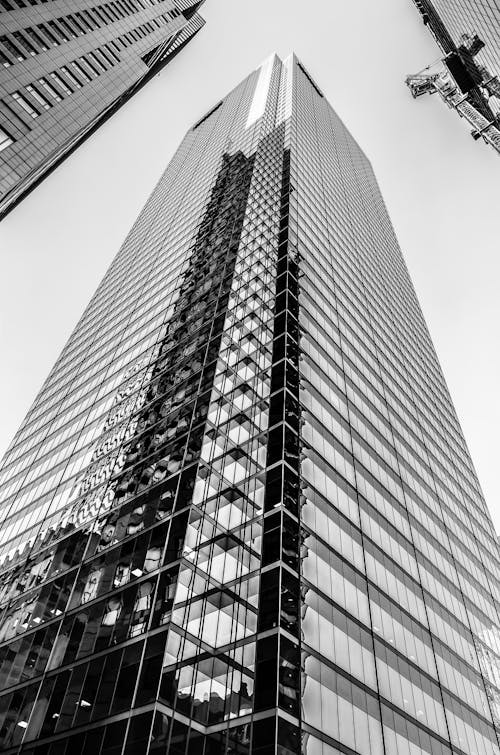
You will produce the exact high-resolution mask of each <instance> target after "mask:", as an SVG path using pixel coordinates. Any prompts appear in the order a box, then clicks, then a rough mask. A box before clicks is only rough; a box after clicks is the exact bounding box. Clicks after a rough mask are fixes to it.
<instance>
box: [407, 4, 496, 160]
mask: <svg viewBox="0 0 500 755" xmlns="http://www.w3.org/2000/svg"><path fill="white" fill-rule="evenodd" d="M414 2H415V5H416V6H417V8H418V10H419V11H420V14H421V16H422V19H423V21H424V23H425V24H426V26H428V28H429V29H430V31H431V32H432V34H433V36H434V38H435V40H436V42H437V43H438V45H439V47H440V48H441V50H442V52H443V53H444V56H445V57H444V58H443V61H442V64H443V65H440V66H437V67H436V65H435V64H434V65H431V66H430V67H427V68H425V69H424V70H423V71H421V72H420V73H418V74H414V75H411V76H409V77H408V78H407V84H408V85H409V87H410V89H411V91H412V93H413V95H414V96H415V97H418V96H420V95H421V94H424V93H431V94H432V93H433V92H438V93H439V94H440V95H441V97H442V98H443V100H444V101H445V102H446V103H447V104H448V105H449V106H450V107H452V108H454V109H455V110H456V111H457V112H458V113H459V115H461V116H462V117H463V118H465V120H467V121H468V122H469V123H470V125H471V126H472V127H473V131H472V135H473V137H474V138H475V139H479V138H481V137H483V138H484V139H485V141H486V142H488V143H489V144H491V145H492V146H493V147H494V148H495V149H496V150H497V152H500V79H499V76H500V7H499V6H498V3H497V2H496V0H484V2H481V3H477V2H476V1H475V0H459V2H456V0H414Z"/></svg>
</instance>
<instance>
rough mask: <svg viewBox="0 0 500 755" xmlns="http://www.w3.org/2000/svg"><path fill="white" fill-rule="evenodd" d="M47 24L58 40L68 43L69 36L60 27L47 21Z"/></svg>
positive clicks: (53, 22)
mask: <svg viewBox="0 0 500 755" xmlns="http://www.w3.org/2000/svg"><path fill="white" fill-rule="evenodd" d="M47 23H48V25H49V26H50V28H51V29H52V31H53V32H54V34H55V36H56V37H57V38H58V39H59V38H61V40H62V41H63V42H69V40H70V38H69V35H68V34H67V33H66V32H65V31H64V29H63V28H62V26H58V25H57V24H56V22H55V21H48V22H47Z"/></svg>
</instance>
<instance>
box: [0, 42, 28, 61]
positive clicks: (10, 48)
mask: <svg viewBox="0 0 500 755" xmlns="http://www.w3.org/2000/svg"><path fill="white" fill-rule="evenodd" d="M0 42H1V43H2V45H3V46H4V47H5V49H6V50H7V52H10V54H11V55H13V56H14V58H16V60H19V61H23V60H26V56H25V55H23V53H22V52H21V50H20V49H19V48H18V47H16V45H15V44H14V43H13V42H11V41H10V39H9V38H8V37H0Z"/></svg>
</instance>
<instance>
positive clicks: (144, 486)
mask: <svg viewBox="0 0 500 755" xmlns="http://www.w3.org/2000/svg"><path fill="white" fill-rule="evenodd" d="M0 481H1V485H2V495H3V504H2V509H1V517H2V518H1V529H0V537H1V582H0V606H1V608H0V610H1V614H0V689H1V690H2V693H1V694H0V748H2V752H4V753H6V754H7V755H8V754H10V753H12V754H14V753H16V754H18V755H19V754H20V753H22V755H63V754H66V755H78V754H79V753H81V754H82V755H83V754H84V755H99V754H100V755H125V754H127V755H132V754H134V755H136V754H139V755H141V754H142V753H144V754H145V753H150V754H151V755H153V754H155V755H160V753H168V754H169V755H174V754H175V755H219V754H220V753H227V754H228V755H229V753H231V754H232V755H235V754H238V755H243V754H245V755H250V754H252V755H275V754H276V755H277V754H278V753H279V754H280V755H295V754H298V753H304V755H340V754H341V753H342V754H344V755H452V754H453V755H479V754H480V755H498V753H500V748H499V739H498V737H499V731H500V729H499V728H498V727H499V726H500V622H499V615H498V605H499V604H498V599H499V595H500V589H499V578H500V577H499V551H498V544H497V538H496V535H495V531H494V528H493V525H492V522H491V519H490V516H489V513H488V510H487V508H486V505H485V503H484V500H483V497H482V494H481V491H480V488H479V484H478V481H477V478H476V475H475V472H474V468H473V465H472V462H471V459H470V456H469V453H468V451H467V446H466V444H465V441H464V438H463V435H462V433H461V430H460V426H459V423H458V421H457V417H456V414H455V411H454V409H453V405H452V403H451V400H450V396H449V394H448V390H447V388H446V384H445V382H444V378H443V375H442V373H441V370H440V367H439V364H438V361H437V357H436V354H435V352H434V349H433V346H432V343H431V340H430V337H429V333H428V331H427V328H426V325H425V321H424V319H423V316H422V313H421V311H420V308H419V305H418V301H417V298H416V295H415V292H414V289H413V286H412V283H411V280H410V277H409V274H408V271H407V269H406V267H405V263H404V261H403V258H402V255H401V252H400V249H399V247H398V244H397V241H396V238H395V236H394V232H393V229H392V227H391V223H390V220H389V217H388V215H387V211H386V209H385V206H384V203H383V200H382V197H381V195H380V192H379V189H378V186H377V182H376V180H375V177H374V174H373V171H372V168H371V165H370V163H369V161H368V160H367V158H366V157H365V155H364V154H363V152H362V151H361V149H360V147H359V146H358V145H357V143H356V142H355V141H354V139H353V138H352V136H351V135H350V134H349V133H348V131H347V130H346V128H345V126H344V125H343V123H342V122H341V121H340V119H339V118H338V116H337V115H336V114H335V112H334V111H333V109H332V108H331V107H330V105H329V104H328V102H327V101H326V99H325V97H324V95H323V94H322V92H321V90H320V89H319V88H318V86H317V84H316V83H315V82H314V81H313V79H312V78H311V76H310V75H309V73H308V72H307V71H306V69H305V68H304V66H303V65H302V64H301V62H300V61H299V60H297V58H296V57H295V56H290V57H289V58H287V59H286V60H285V61H284V62H282V61H281V60H280V59H279V58H278V57H276V56H272V57H271V58H270V59H269V60H267V61H266V62H265V63H264V64H263V65H262V66H261V67H260V68H258V69H257V70H256V71H253V72H252V73H251V74H250V75H249V76H248V77H247V78H246V79H245V80H244V81H243V82H242V83H241V84H240V85H239V86H237V87H236V88H235V89H234V90H233V91H232V92H231V93H230V94H228V95H227V96H226V97H225V98H224V99H223V100H221V101H220V102H218V103H217V104H216V105H215V106H214V107H213V108H212V109H211V110H210V111H209V112H208V113H206V115H204V117H202V118H201V119H200V120H199V121H198V122H197V123H195V124H194V125H193V127H192V128H191V129H190V130H189V131H188V133H187V135H186V137H185V139H184V141H183V142H182V144H181V145H180V147H179V149H178V151H177V153H176V154H175V156H174V157H173V159H172V161H171V163H170V165H169V166H168V168H167V170H166V172H165V173H164V175H163V177H162V178H161V180H160V182H159V184H158V186H157V187H156V189H155V190H154V192H153V194H152V195H151V198H150V199H149V201H148V202H147V204H146V206H145V208H144V209H143V211H142V213H141V214H140V216H139V218H138V220H137V221H136V223H135V224H134V226H133V228H132V230H131V231H130V234H129V236H128V237H127V239H126V240H125V242H124V244H123V246H122V248H121V250H120V252H119V253H118V255H117V257H116V258H115V260H114V262H113V263H112V265H111V267H110V269H109V271H108V272H107V274H106V276H105V277H104V279H103V281H102V283H101V285H100V286H99V288H98V290H97V292H96V293H95V295H94V297H93V298H92V300H91V302H90V304H89V306H88V307H87V309H86V310H85V312H84V314H83V316H82V318H81V320H80V322H79V323H78V325H77V327H76V329H75V331H74V333H73V335H72V336H71V338H70V340H69V342H68V343H67V345H66V346H65V348H64V350H63V352H62V354H61V356H60V358H59V359H58V361H57V362H56V364H55V366H54V368H53V370H52V372H51V373H50V375H49V377H48V379H47V381H46V382H45V384H44V386H43V388H42V390H41V392H40V394H39V396H38V398H37V399H36V401H35V402H34V404H33V406H32V408H31V410H30V411H29V413H28V416H27V417H26V419H25V421H24V423H23V424H22V426H21V428H20V430H19V432H18V433H17V435H16V436H15V438H14V440H13V442H12V444H11V446H10V448H9V450H8V452H7V454H6V456H5V459H4V462H3V467H2V472H1V478H0Z"/></svg>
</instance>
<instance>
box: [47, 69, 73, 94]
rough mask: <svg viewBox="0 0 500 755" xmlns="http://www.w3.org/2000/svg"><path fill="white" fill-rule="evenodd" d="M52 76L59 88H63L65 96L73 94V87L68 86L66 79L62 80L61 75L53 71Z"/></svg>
mask: <svg viewBox="0 0 500 755" xmlns="http://www.w3.org/2000/svg"><path fill="white" fill-rule="evenodd" d="M50 76H51V78H52V79H53V80H54V81H55V82H56V84H58V86H60V87H61V89H62V90H63V92H64V93H65V94H73V92H74V90H73V89H71V87H70V86H69V84H67V83H66V82H65V81H64V79H63V78H62V76H59V74H58V73H56V72H55V71H52V73H51V74H50Z"/></svg>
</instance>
